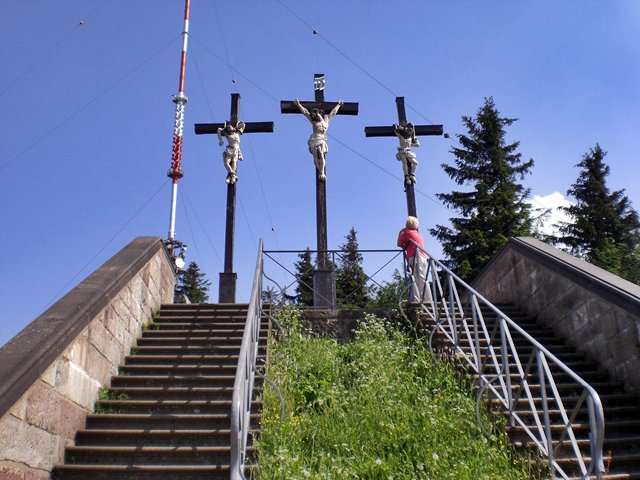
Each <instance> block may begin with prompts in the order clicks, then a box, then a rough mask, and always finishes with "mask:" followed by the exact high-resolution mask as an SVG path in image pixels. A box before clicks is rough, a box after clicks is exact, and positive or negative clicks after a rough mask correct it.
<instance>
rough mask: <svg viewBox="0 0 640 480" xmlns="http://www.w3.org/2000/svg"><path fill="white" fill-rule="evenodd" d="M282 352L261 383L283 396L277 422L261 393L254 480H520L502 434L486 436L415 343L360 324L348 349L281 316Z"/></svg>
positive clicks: (447, 371)
mask: <svg viewBox="0 0 640 480" xmlns="http://www.w3.org/2000/svg"><path fill="white" fill-rule="evenodd" d="M278 320H279V321H280V323H281V324H282V325H283V328H284V329H285V330H286V331H287V333H288V337H287V342H286V344H285V346H284V347H283V346H281V345H273V346H272V347H271V348H272V351H271V352H270V357H269V364H268V366H267V375H268V376H269V377H270V378H271V379H273V380H275V381H276V383H277V384H278V385H279V386H280V389H281V391H282V393H283V395H284V397H285V403H286V417H285V422H284V423H283V425H282V426H281V427H280V426H279V411H280V404H279V400H278V398H277V395H276V394H275V393H274V392H273V390H272V389H266V390H265V391H264V394H263V395H264V408H263V420H262V426H261V428H262V433H261V434H260V436H259V438H258V441H257V444H258V455H259V462H258V468H257V472H256V476H257V478H260V479H281V478H315V479H334V478H368V479H385V480H386V479H390V478H393V479H395V480H408V479H427V478H431V479H436V478H437V479H447V478H451V479H454V478H455V479H469V480H472V479H473V480H476V479H480V478H483V479H484V478H496V479H497V478H500V479H523V478H528V476H529V473H528V471H527V467H526V466H525V465H524V463H523V462H520V461H516V460H514V459H513V456H512V455H511V450H510V446H509V445H508V441H507V439H506V437H505V436H504V434H497V435H490V436H487V435H484V434H483V432H482V431H481V429H480V427H479V426H478V424H477V422H476V417H475V410H474V401H473V398H472V397H471V395H470V394H469V392H468V391H467V390H466V389H465V388H464V385H463V384H461V381H460V379H459V377H458V376H457V375H456V373H455V368H454V366H453V365H452V364H451V362H446V361H442V360H439V359H438V358H436V357H435V356H434V355H432V354H431V353H430V352H429V350H428V348H426V345H424V344H423V341H422V340H420V339H416V338H415V336H414V335H412V334H411V333H409V334H407V333H406V332H403V331H402V330H401V329H399V328H396V327H394V326H392V325H391V324H390V323H389V322H385V321H384V320H381V319H379V318H376V317H373V316H368V317H367V318H366V319H365V320H364V321H363V322H361V323H360V324H359V327H358V329H357V331H356V333H355V338H354V340H353V341H352V342H350V343H346V344H338V342H336V341H335V340H332V339H328V338H317V337H315V338H312V337H311V336H310V335H309V334H308V333H307V332H305V331H304V329H303V327H302V322H301V320H300V313H299V312H298V311H296V310H291V309H288V310H284V311H283V312H281V313H280V314H279V315H278Z"/></svg>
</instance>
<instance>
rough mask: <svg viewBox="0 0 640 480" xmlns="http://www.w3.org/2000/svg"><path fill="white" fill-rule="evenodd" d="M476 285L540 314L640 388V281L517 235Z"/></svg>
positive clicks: (489, 295) (634, 388)
mask: <svg viewBox="0 0 640 480" xmlns="http://www.w3.org/2000/svg"><path fill="white" fill-rule="evenodd" d="M473 287H474V288H475V289H476V290H478V291H479V292H480V293H481V294H482V295H484V296H486V297H487V298H488V299H489V300H491V301H492V302H494V303H513V304H515V305H517V306H518V307H520V308H521V309H522V310H524V311H525V312H526V313H527V314H529V315H531V316H533V317H537V319H538V321H539V322H540V323H543V324H545V325H547V326H550V327H552V328H553V330H554V331H555V332H556V334H558V335H559V336H561V337H562V338H564V339H565V340H566V341H567V343H569V344H571V345H572V346H574V347H576V348H577V349H578V350H580V351H582V352H584V353H586V355H587V356H588V357H590V358H591V359H593V360H595V361H597V362H598V363H599V364H600V366H601V367H602V368H604V369H606V370H607V372H609V374H610V375H611V377H612V379H614V380H616V381H621V382H623V383H624V384H625V388H626V389H627V390H628V391H630V392H634V393H640V368H639V367H640V286H638V285H635V284H633V283H631V282H628V281H626V280H623V279H621V278H620V277H618V276H616V275H614V274H612V273H609V272H607V271H605V270H603V269H601V268H598V267H596V266H594V265H591V264H589V263H587V262H585V261H583V260H580V259H578V258H575V257H573V256H571V255H568V254H566V253H564V252H562V251H560V250H557V249H555V248H553V247H551V246H549V245H547V244H545V243H543V242H540V241H538V240H535V239H533V238H515V239H513V238H512V239H510V240H509V242H508V243H507V245H506V246H505V247H504V248H503V249H502V250H501V251H500V252H499V253H498V255H497V256H496V258H494V259H493V260H492V261H491V262H490V264H489V265H488V266H487V267H486V268H485V269H484V270H483V272H482V273H481V274H480V276H479V277H478V278H477V279H476V280H475V281H474V283H473Z"/></svg>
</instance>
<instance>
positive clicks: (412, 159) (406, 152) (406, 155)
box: [396, 147, 418, 165]
mask: <svg viewBox="0 0 640 480" xmlns="http://www.w3.org/2000/svg"><path fill="white" fill-rule="evenodd" d="M396 158H397V159H398V160H400V161H403V160H406V161H407V162H408V163H409V164H411V165H417V164H418V160H417V157H416V154H415V153H413V151H412V150H411V148H409V147H398V151H397V153H396Z"/></svg>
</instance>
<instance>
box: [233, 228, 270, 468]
mask: <svg viewBox="0 0 640 480" xmlns="http://www.w3.org/2000/svg"><path fill="white" fill-rule="evenodd" d="M262 267H263V256H262V240H260V244H259V247H258V259H257V261H256V271H255V274H254V277H253V287H252V288H251V300H250V301H249V309H248V312H247V321H246V323H245V328H244V334H243V336H242V346H241V347H240V355H239V358H238V368H237V370H236V379H235V382H234V384H233V400H232V402H231V475H230V478H231V479H232V480H244V478H245V476H244V467H245V464H246V456H247V441H248V438H249V430H250V428H251V399H252V396H253V386H254V383H255V377H256V359H257V357H258V342H259V337H260V323H261V319H262Z"/></svg>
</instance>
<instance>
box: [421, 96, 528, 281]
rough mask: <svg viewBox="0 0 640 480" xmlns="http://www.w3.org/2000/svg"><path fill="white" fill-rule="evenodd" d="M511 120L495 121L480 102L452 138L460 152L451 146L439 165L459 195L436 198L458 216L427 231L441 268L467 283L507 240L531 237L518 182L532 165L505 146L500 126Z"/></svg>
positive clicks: (490, 104)
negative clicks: (438, 246) (436, 244)
mask: <svg viewBox="0 0 640 480" xmlns="http://www.w3.org/2000/svg"><path fill="white" fill-rule="evenodd" d="M515 121H516V119H514V118H506V117H501V116H500V112H498V109H497V108H496V105H495V103H494V101H493V98H491V97H490V98H485V100H484V104H483V105H482V107H480V109H479V110H478V112H477V114H476V116H475V117H474V118H471V117H467V116H464V117H462V123H463V124H464V126H465V127H466V129H467V131H468V134H467V135H461V134H458V135H456V137H457V138H458V142H459V144H460V148H458V147H453V148H452V149H451V153H452V154H453V155H454V157H455V165H447V164H443V165H442V168H443V169H444V171H445V173H446V174H447V175H449V177H451V179H452V180H453V181H455V182H456V184H457V185H464V186H467V187H469V189H467V190H465V191H451V192H447V193H439V194H437V195H436V196H437V197H438V199H440V200H441V201H442V202H443V203H444V204H445V205H446V206H447V207H450V208H453V209H454V210H457V211H458V213H459V214H460V216H459V217H454V218H450V219H449V220H450V221H451V228H450V227H447V226H445V225H436V228H432V229H431V234H432V235H434V236H435V237H436V238H437V239H438V240H439V241H440V242H441V243H442V248H443V250H444V253H445V255H446V256H447V262H446V263H447V264H448V266H449V268H451V269H452V270H453V271H454V272H455V273H456V274H458V275H459V276H460V277H462V278H463V279H466V280H472V279H473V278H474V277H475V276H476V275H477V274H478V273H479V272H480V270H482V268H483V267H484V266H485V265H486V264H487V263H488V262H489V260H491V258H492V257H493V256H494V255H495V254H496V252H497V251H498V250H499V249H500V247H502V246H503V245H504V244H505V243H506V242H507V241H508V240H509V237H517V236H528V235H530V234H531V227H532V218H531V212H530V206H529V204H528V203H527V202H526V198H527V196H528V195H529V189H527V188H525V187H524V186H523V185H522V184H520V183H518V180H519V179H520V180H521V179H523V178H524V175H525V174H527V173H529V170H531V168H532V167H533V160H532V159H530V160H528V161H526V162H523V161H522V158H521V157H522V154H520V153H517V152H516V151H517V149H518V146H519V142H513V143H507V142H506V138H505V137H506V134H507V132H506V127H508V126H510V125H512V124H513V123H514V122H515Z"/></svg>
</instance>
